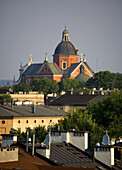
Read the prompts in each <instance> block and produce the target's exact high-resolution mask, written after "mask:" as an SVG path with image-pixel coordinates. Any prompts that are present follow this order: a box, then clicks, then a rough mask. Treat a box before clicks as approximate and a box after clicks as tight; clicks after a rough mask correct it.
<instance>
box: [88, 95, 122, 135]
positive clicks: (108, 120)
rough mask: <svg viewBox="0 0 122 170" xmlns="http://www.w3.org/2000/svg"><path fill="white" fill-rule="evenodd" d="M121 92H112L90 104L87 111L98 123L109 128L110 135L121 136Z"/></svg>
mask: <svg viewBox="0 0 122 170" xmlns="http://www.w3.org/2000/svg"><path fill="white" fill-rule="evenodd" d="M121 112H122V94H119V93H114V94H113V95H112V96H108V97H106V98H105V99H104V100H103V101H98V102H97V103H94V104H90V105H89V106H88V113H89V114H92V117H93V119H95V120H96V123H98V125H102V126H103V127H104V128H105V129H107V130H109V131H110V132H109V134H110V135H111V136H112V137H118V136H119V137H120V136H122V114H121Z"/></svg>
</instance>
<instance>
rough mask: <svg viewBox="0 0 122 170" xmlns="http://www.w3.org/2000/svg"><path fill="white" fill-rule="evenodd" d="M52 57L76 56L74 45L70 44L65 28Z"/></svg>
mask: <svg viewBox="0 0 122 170" xmlns="http://www.w3.org/2000/svg"><path fill="white" fill-rule="evenodd" d="M54 55H63V56H70V55H77V54H76V49H75V47H74V45H73V44H72V43H71V42H70V39H69V32H68V31H67V29H66V26H65V30H64V31H63V33H62V41H61V42H60V43H59V44H58V45H57V47H56V49H55V52H54Z"/></svg>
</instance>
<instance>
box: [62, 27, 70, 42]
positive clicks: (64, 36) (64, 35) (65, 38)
mask: <svg viewBox="0 0 122 170" xmlns="http://www.w3.org/2000/svg"><path fill="white" fill-rule="evenodd" d="M62 41H70V39H69V32H68V31H67V29H66V25H65V30H64V31H63V33H62Z"/></svg>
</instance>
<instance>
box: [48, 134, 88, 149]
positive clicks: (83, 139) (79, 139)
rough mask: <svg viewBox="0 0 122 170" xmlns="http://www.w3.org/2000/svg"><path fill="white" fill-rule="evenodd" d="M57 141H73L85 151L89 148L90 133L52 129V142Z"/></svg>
mask: <svg viewBox="0 0 122 170" xmlns="http://www.w3.org/2000/svg"><path fill="white" fill-rule="evenodd" d="M74 134H75V135H74ZM56 142H66V143H71V144H73V145H74V146H76V147H77V148H79V149H81V150H83V151H85V149H88V133H87V132H86V133H82V132H78V131H73V132H60V131H58V132H57V131H56V132H55V131H54V132H53V131H52V133H51V143H56Z"/></svg>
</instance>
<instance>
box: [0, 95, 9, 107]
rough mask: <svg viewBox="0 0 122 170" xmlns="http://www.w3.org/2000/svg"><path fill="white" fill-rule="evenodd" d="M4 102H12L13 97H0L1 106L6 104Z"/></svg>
mask: <svg viewBox="0 0 122 170" xmlns="http://www.w3.org/2000/svg"><path fill="white" fill-rule="evenodd" d="M4 102H6V103H8V102H11V96H10V95H9V94H3V95H1V96H0V104H2V105H3V104H4Z"/></svg>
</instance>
